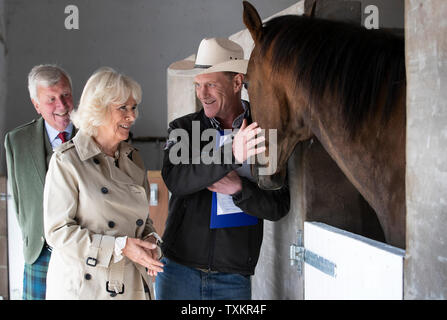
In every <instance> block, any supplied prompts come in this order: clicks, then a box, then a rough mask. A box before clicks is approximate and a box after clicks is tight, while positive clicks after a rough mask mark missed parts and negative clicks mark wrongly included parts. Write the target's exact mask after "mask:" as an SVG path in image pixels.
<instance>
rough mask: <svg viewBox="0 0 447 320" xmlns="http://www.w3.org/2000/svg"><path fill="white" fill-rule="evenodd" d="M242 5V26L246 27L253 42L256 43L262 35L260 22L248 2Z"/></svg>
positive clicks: (253, 8)
mask: <svg viewBox="0 0 447 320" xmlns="http://www.w3.org/2000/svg"><path fill="white" fill-rule="evenodd" d="M243 5H244V14H243V20H244V24H245V26H246V27H247V29H248V31H250V34H251V37H252V38H253V41H254V42H255V43H256V42H258V41H259V40H260V39H261V35H262V20H261V17H260V16H259V14H258V11H256V9H255V7H253V5H252V4H251V3H249V2H248V1H244V2H243Z"/></svg>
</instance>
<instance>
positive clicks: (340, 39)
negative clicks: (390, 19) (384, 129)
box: [260, 15, 405, 136]
mask: <svg viewBox="0 0 447 320" xmlns="http://www.w3.org/2000/svg"><path fill="white" fill-rule="evenodd" d="M271 46H272V68H273V72H274V73H275V72H278V71H280V70H292V71H293V72H294V73H295V75H296V78H295V79H294V81H295V88H296V89H298V88H299V87H303V88H305V89H307V92H308V94H309V97H308V98H309V103H311V104H312V105H315V104H319V102H320V101H321V99H322V97H323V95H324V93H325V91H326V90H328V89H329V90H330V92H331V93H332V94H333V97H337V99H338V101H337V102H338V103H339V104H340V105H341V106H342V112H343V116H344V119H345V127H346V129H347V130H348V132H349V133H350V134H351V136H354V135H355V133H356V131H357V129H358V128H359V127H360V126H361V125H362V124H363V123H364V122H365V121H366V119H367V118H368V117H369V116H370V115H372V114H377V113H375V111H377V105H378V102H379V98H380V97H379V96H380V94H381V90H383V88H386V89H387V92H386V103H385V107H384V109H383V112H382V119H381V121H383V122H384V123H386V121H387V120H388V119H389V117H390V114H391V112H392V107H393V104H394V103H393V102H394V101H395V99H396V98H397V96H398V93H399V89H400V88H401V85H402V84H404V83H405V57H404V52H405V51H404V50H405V46H404V39H403V37H398V36H395V35H393V34H391V33H389V32H386V31H382V30H367V29H365V28H363V27H361V26H356V25H352V24H348V23H344V22H335V21H329V20H324V19H317V18H309V17H306V16H297V15H285V16H280V17H276V18H273V19H272V20H269V21H268V22H266V23H265V24H264V26H263V32H262V37H261V39H260V48H261V55H262V56H265V54H266V53H267V52H268V50H269V49H270V47H271ZM284 68H285V69H284ZM384 84H387V85H386V87H384V86H383V85H384Z"/></svg>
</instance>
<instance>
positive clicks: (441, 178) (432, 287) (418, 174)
mask: <svg viewBox="0 0 447 320" xmlns="http://www.w3.org/2000/svg"><path fill="white" fill-rule="evenodd" d="M446 16H447V2H446V1H422V0H406V1H405V21H406V45H407V47H406V50H407V51H406V58H407V61H406V65H407V83H408V87H407V178H406V179H407V180H406V182H407V256H406V259H405V261H406V267H405V275H404V277H405V291H404V293H405V298H406V299H447V250H446V245H447V233H446V226H447V215H446V212H447V153H446V151H445V147H446V145H447V127H446V123H447V91H446V88H447V37H446V34H447V21H446V19H445V17H446Z"/></svg>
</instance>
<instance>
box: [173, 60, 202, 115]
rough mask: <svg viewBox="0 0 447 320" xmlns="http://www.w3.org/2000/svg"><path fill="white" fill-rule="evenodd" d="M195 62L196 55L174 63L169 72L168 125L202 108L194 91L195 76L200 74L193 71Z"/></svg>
mask: <svg viewBox="0 0 447 320" xmlns="http://www.w3.org/2000/svg"><path fill="white" fill-rule="evenodd" d="M194 60H195V54H194V55H192V56H190V57H188V58H186V59H185V60H180V61H177V62H174V63H172V64H171V65H170V66H169V68H168V70H167V82H168V83H167V87H168V124H169V122H171V121H172V120H174V119H176V118H178V117H181V116H184V115H186V114H189V113H192V112H196V111H198V110H200V108H201V107H202V105H201V103H200V101H199V100H198V99H197V98H196V92H195V89H194V76H195V75H196V74H197V73H198V71H197V70H191V68H193V67H194Z"/></svg>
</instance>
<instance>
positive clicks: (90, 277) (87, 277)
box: [84, 273, 92, 280]
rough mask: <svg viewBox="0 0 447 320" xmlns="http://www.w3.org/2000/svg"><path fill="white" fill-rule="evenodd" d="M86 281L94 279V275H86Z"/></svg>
mask: <svg viewBox="0 0 447 320" xmlns="http://www.w3.org/2000/svg"><path fill="white" fill-rule="evenodd" d="M84 278H85V280H91V279H92V275H91V274H90V273H86V274H85V275H84Z"/></svg>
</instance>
